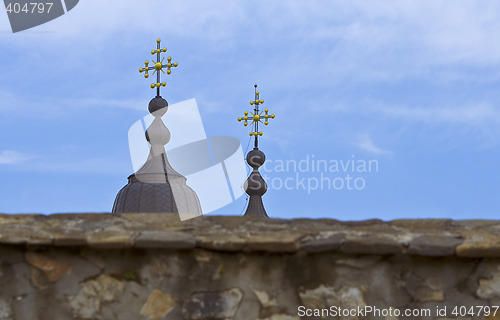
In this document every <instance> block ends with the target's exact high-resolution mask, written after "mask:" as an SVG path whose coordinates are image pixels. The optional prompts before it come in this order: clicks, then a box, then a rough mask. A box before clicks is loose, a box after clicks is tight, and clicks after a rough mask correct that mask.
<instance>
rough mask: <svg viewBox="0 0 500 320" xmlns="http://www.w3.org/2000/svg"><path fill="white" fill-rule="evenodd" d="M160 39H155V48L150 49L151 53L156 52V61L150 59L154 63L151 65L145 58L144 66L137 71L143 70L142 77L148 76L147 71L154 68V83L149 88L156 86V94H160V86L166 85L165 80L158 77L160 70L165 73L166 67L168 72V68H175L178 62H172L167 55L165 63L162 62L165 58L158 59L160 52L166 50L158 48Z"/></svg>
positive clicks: (168, 72) (169, 71)
mask: <svg viewBox="0 0 500 320" xmlns="http://www.w3.org/2000/svg"><path fill="white" fill-rule="evenodd" d="M160 42H161V40H160V39H157V40H156V50H151V54H152V55H155V54H156V61H154V60H152V61H151V64H152V65H154V66H153V67H150V66H149V63H150V61H148V60H146V62H144V68H140V69H139V73H143V72H144V78H149V71H150V70H154V71H153V73H152V75H154V74H155V73H156V83H152V84H151V86H150V87H151V89H154V88H156V96H158V97H159V96H160V87H161V86H163V87H165V86H166V85H167V83H166V82H161V79H160V71H161V72H163V73H165V71H163V69H167V74H170V73H171V72H172V71H171V70H170V68H176V67H177V66H178V65H179V64H178V63H177V62H174V63H172V58H171V57H168V58H167V64H163V60H165V57H163V58H161V60H160V54H161V53H162V52H163V53H165V52H167V48H163V49H160Z"/></svg>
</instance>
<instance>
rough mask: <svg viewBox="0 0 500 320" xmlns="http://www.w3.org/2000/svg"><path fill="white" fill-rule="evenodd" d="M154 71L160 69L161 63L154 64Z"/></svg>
mask: <svg viewBox="0 0 500 320" xmlns="http://www.w3.org/2000/svg"><path fill="white" fill-rule="evenodd" d="M155 69H156V70H160V69H161V62H157V63H155Z"/></svg>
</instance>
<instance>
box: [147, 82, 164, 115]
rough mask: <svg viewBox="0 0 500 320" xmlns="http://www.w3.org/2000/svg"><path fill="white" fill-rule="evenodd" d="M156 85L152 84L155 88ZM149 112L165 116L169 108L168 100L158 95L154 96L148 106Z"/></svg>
mask: <svg viewBox="0 0 500 320" xmlns="http://www.w3.org/2000/svg"><path fill="white" fill-rule="evenodd" d="M154 87H155V85H154V83H153V84H152V85H151V88H154ZM148 110H149V113H151V114H152V115H154V116H155V117H156V116H159V117H161V116H163V115H164V114H165V113H166V112H167V110H168V103H167V100H165V99H163V98H160V97H156V98H153V99H152V100H151V101H149V106H148Z"/></svg>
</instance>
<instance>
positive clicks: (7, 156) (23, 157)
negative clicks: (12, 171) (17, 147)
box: [0, 150, 36, 165]
mask: <svg viewBox="0 0 500 320" xmlns="http://www.w3.org/2000/svg"><path fill="white" fill-rule="evenodd" d="M32 158H36V156H34V155H30V154H26V153H22V152H18V151H13V150H3V151H2V152H0V164H12V165H17V164H22V163H24V162H26V161H27V160H29V159H32Z"/></svg>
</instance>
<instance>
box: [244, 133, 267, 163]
mask: <svg viewBox="0 0 500 320" xmlns="http://www.w3.org/2000/svg"><path fill="white" fill-rule="evenodd" d="M257 134H259V133H257V132H255V135H257ZM265 161H266V156H265V155H264V152H262V151H260V150H259V149H253V150H252V151H250V152H249V153H248V154H247V163H248V164H249V165H250V166H251V167H252V168H258V167H260V166H261V165H263V164H264V162H265Z"/></svg>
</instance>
